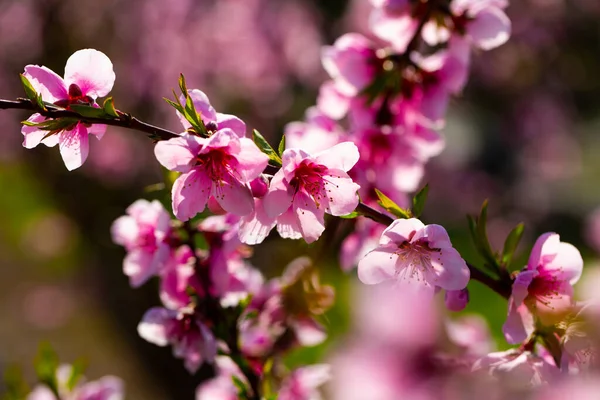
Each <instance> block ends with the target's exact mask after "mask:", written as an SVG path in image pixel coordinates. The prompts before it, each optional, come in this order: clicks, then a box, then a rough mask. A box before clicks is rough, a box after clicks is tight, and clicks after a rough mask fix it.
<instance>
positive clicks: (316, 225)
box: [293, 191, 325, 243]
mask: <svg viewBox="0 0 600 400" xmlns="http://www.w3.org/2000/svg"><path fill="white" fill-rule="evenodd" d="M293 207H294V212H295V213H296V217H297V218H298V222H299V224H300V230H301V231H302V237H303V238H304V240H305V241H306V243H312V242H314V241H316V240H317V239H318V238H319V237H320V236H321V234H322V233H323V231H324V230H325V221H324V216H325V212H324V210H323V208H317V205H316V204H315V202H314V200H313V199H312V198H311V197H309V196H308V195H306V194H305V193H304V192H301V191H300V192H297V193H296V197H295V198H294V202H293Z"/></svg>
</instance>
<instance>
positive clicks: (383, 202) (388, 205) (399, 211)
mask: <svg viewBox="0 0 600 400" xmlns="http://www.w3.org/2000/svg"><path fill="white" fill-rule="evenodd" d="M375 193H376V194H377V197H378V198H379V201H378V203H379V205H380V206H381V207H383V208H385V209H386V210H387V211H389V212H391V213H392V214H394V215H395V216H396V217H398V218H404V219H408V218H411V217H412V214H411V212H410V210H405V209H403V208H401V207H400V206H399V205H398V204H396V203H395V202H394V201H393V200H392V199H390V198H389V197H387V196H386V195H385V194H383V193H381V192H380V191H379V190H378V189H375Z"/></svg>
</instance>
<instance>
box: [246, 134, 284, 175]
mask: <svg viewBox="0 0 600 400" xmlns="http://www.w3.org/2000/svg"><path fill="white" fill-rule="evenodd" d="M252 140H254V143H255V144H256V146H258V148H259V149H260V151H262V152H263V153H265V154H266V155H267V156H268V157H269V160H270V161H271V163H272V164H273V165H275V166H277V167H281V157H279V155H278V154H277V153H276V152H275V150H273V148H272V147H271V145H270V144H269V142H267V140H266V139H265V138H264V137H263V135H261V134H260V132H259V131H257V130H256V129H255V130H254V131H252Z"/></svg>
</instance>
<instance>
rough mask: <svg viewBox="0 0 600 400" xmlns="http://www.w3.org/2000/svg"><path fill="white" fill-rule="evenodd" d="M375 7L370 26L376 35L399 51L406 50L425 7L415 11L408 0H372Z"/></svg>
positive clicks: (370, 18)
mask: <svg viewBox="0 0 600 400" xmlns="http://www.w3.org/2000/svg"><path fill="white" fill-rule="evenodd" d="M371 4H373V6H374V7H375V8H374V9H373V10H372V11H371V15H370V17H369V28H371V31H372V32H373V34H375V36H377V37H378V38H380V39H382V40H385V41H387V42H389V43H391V45H392V47H393V48H394V50H396V51H397V52H399V53H403V52H404V51H406V48H407V46H408V43H409V42H410V41H411V39H412V38H413V37H414V35H415V33H416V31H417V28H418V26H419V19H420V18H421V17H422V15H421V13H422V12H423V11H424V10H425V8H424V7H417V9H416V10H415V11H416V12H413V9H412V4H411V2H410V1H408V0H371Z"/></svg>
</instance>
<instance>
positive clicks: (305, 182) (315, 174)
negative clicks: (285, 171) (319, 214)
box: [290, 160, 338, 208]
mask: <svg viewBox="0 0 600 400" xmlns="http://www.w3.org/2000/svg"><path fill="white" fill-rule="evenodd" d="M325 176H334V175H332V174H331V173H330V171H329V169H328V168H327V167H326V166H324V165H321V164H317V163H315V162H312V161H308V160H303V161H302V162H301V163H300V165H299V166H298V167H297V168H296V171H295V173H294V177H293V178H292V180H291V181H290V186H292V187H293V188H294V194H295V193H298V191H300V190H302V191H304V192H306V193H307V194H308V195H309V196H311V197H312V198H313V200H314V201H315V204H316V205H317V208H319V207H320V206H321V202H322V200H323V199H326V198H327V197H329V196H330V195H329V193H331V188H330V187H329V186H330V185H333V186H334V187H335V188H338V185H336V184H335V183H333V182H330V181H328V180H327V179H326V178H325ZM329 201H333V198H332V197H329Z"/></svg>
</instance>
